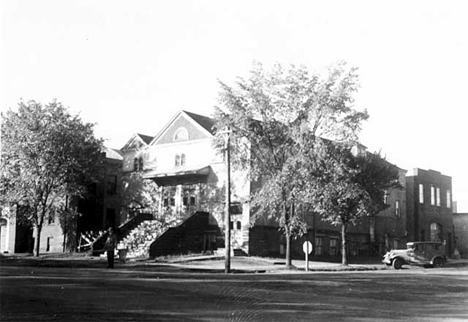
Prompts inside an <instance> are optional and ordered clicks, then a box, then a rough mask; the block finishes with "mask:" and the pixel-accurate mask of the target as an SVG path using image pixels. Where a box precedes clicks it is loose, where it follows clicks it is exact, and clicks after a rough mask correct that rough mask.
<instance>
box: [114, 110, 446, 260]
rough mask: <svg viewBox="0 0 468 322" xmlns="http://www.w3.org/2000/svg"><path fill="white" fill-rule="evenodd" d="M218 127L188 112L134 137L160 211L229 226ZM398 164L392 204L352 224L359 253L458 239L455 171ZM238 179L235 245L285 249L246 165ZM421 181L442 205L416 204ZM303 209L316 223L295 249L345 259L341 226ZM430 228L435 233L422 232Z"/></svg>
mask: <svg viewBox="0 0 468 322" xmlns="http://www.w3.org/2000/svg"><path fill="white" fill-rule="evenodd" d="M213 126H214V123H213V120H212V119H210V118H208V117H205V116H201V115H197V114H194V113H190V112H186V111H181V112H179V113H177V114H176V115H175V116H174V117H173V119H171V120H170V121H169V123H168V124H167V125H166V126H165V127H164V128H163V129H162V130H161V131H160V132H159V134H158V135H156V136H154V137H153V138H152V140H151V141H150V140H144V139H143V137H142V135H134V136H133V137H132V138H131V139H130V140H129V142H128V143H127V144H126V146H125V147H124V148H123V149H122V152H123V155H124V156H123V159H124V162H123V164H124V168H123V171H124V172H128V171H130V172H131V171H142V177H143V178H145V179H149V180H152V181H153V182H154V183H155V184H156V185H157V187H158V200H159V204H158V211H157V213H158V216H163V217H170V216H172V217H175V218H176V220H179V221H183V220H184V219H185V218H187V217H188V216H190V214H191V213H193V212H195V211H202V212H208V213H210V215H211V216H210V218H211V219H210V224H211V225H213V224H217V225H218V226H219V227H220V230H221V231H224V209H225V207H224V205H225V198H224V197H225V190H224V189H225V186H226V185H225V184H226V162H225V160H224V158H223V153H222V151H216V150H215V149H214V147H213V138H214V131H213ZM144 137H146V138H151V137H150V136H144ZM140 160H142V161H140ZM398 171H399V183H400V186H401V188H398V189H392V190H391V191H388V192H387V194H386V196H385V202H386V203H387V204H388V208H387V209H386V210H385V211H382V212H381V213H379V214H377V215H375V216H373V217H365V218H362V220H361V222H360V223H359V224H358V225H356V226H349V228H348V234H347V236H348V237H347V238H348V241H347V242H348V251H349V254H350V255H351V256H359V255H379V254H382V253H384V252H385V251H386V250H389V249H391V248H404V247H405V245H406V242H408V241H413V240H418V239H415V238H421V237H424V238H426V239H427V240H430V238H432V239H434V238H436V236H437V238H439V239H440V240H447V241H448V240H450V238H452V236H451V234H452V230H451V229H450V227H451V209H450V208H449V207H448V206H447V205H449V204H450V203H451V179H450V177H447V176H443V175H441V174H440V173H438V174H436V172H434V171H432V170H430V171H424V170H421V169H417V170H414V171H412V172H411V174H414V173H417V174H418V175H416V176H415V175H407V171H406V170H404V169H398ZM415 171H416V172H415ZM231 181H232V190H231V195H232V205H233V206H232V207H231V210H232V212H231V221H232V222H231V229H232V248H233V249H238V250H242V251H243V252H244V253H247V254H251V255H261V256H275V255H282V254H284V252H285V247H286V241H285V238H284V236H283V234H282V233H281V232H280V231H279V227H278V223H277V222H276V221H275V220H274V219H272V218H271V217H269V216H263V217H262V216H260V217H257V218H255V219H253V218H252V213H251V209H250V206H249V202H248V200H249V196H250V194H251V192H252V190H253V189H254V188H255V184H256V183H253V182H249V181H248V180H246V173H245V172H239V171H238V172H235V173H232V174H231ZM420 184H422V185H424V186H427V188H426V189H428V190H427V191H426V192H425V193H427V195H425V198H428V199H427V202H430V199H429V198H431V195H430V193H431V189H433V191H434V195H433V197H434V203H435V204H434V205H430V204H429V205H427V206H428V207H429V208H428V209H424V208H423V207H422V206H419V205H416V206H418V207H417V208H415V203H414V198H415V196H419V194H418V193H419V192H418V193H417V194H415V192H414V187H415V185H417V186H418V187H419V185H420ZM431 187H433V188H431ZM442 194H444V196H445V197H442ZM447 198H449V199H447ZM442 204H444V205H445V207H442ZM431 207H435V208H434V209H432V208H431ZM432 210H434V211H433V212H431V211H432ZM298 215H300V216H304V220H305V221H306V222H307V224H308V227H309V229H308V231H307V233H306V234H305V235H304V236H303V237H302V238H298V239H297V240H294V241H293V243H292V255H293V256H296V257H298V256H302V255H303V253H302V242H303V241H304V240H309V241H312V242H313V244H314V251H313V256H317V257H337V258H339V257H340V256H341V254H340V252H341V235H340V231H339V227H335V226H332V225H330V224H329V223H327V222H324V221H323V220H321V218H320V217H319V216H318V215H316V214H313V213H307V212H306V211H302V212H298ZM431 229H432V230H431ZM416 231H417V232H418V234H417V235H415V232H416ZM422 231H424V232H426V231H427V233H428V235H424V236H421V235H420V234H421V232H422ZM207 234H208V235H209V233H208V232H207ZM431 236H432V237H431ZM204 238H205V237H204ZM207 238H209V239H210V238H211V239H214V238H220V236H219V235H218V236H215V235H212V236H208V237H207ZM221 238H222V237H221ZM223 243H224V242H219V243H218V245H222V244H223Z"/></svg>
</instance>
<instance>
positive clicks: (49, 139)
mask: <svg viewBox="0 0 468 322" xmlns="http://www.w3.org/2000/svg"><path fill="white" fill-rule="evenodd" d="M1 135H2V155H1V162H2V168H1V173H0V177H1V183H0V190H1V195H2V197H3V198H2V199H3V200H2V201H3V202H6V203H10V204H16V205H18V206H20V207H22V208H24V209H27V211H25V212H24V215H21V216H20V218H18V220H19V221H25V222H29V223H31V224H32V225H33V226H34V227H35V231H36V236H35V255H36V256H39V247H40V237H41V230H42V227H43V224H44V220H45V219H46V218H47V216H50V215H53V214H55V213H57V212H59V211H60V208H61V207H63V202H64V200H65V198H66V196H70V197H79V196H82V195H84V194H85V192H86V186H87V183H89V182H91V181H94V180H98V179H99V178H100V175H101V173H102V172H101V170H102V167H101V165H102V162H103V159H104V158H103V156H102V155H101V151H102V140H100V139H97V138H95V136H94V133H93V124H89V123H84V122H83V121H82V120H81V119H80V118H79V116H78V115H75V116H73V115H71V114H70V113H69V111H68V109H67V108H65V107H63V106H62V104H61V103H59V102H57V101H53V102H51V103H49V104H47V105H45V106H43V105H42V104H40V103H38V102H35V101H29V102H27V103H25V102H20V103H19V107H18V110H17V111H13V110H11V109H10V110H8V111H7V112H6V113H5V115H3V114H2V131H1Z"/></svg>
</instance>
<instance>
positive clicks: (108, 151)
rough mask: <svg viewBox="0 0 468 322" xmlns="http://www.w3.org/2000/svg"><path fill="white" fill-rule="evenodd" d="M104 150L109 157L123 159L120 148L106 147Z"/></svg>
mask: <svg viewBox="0 0 468 322" xmlns="http://www.w3.org/2000/svg"><path fill="white" fill-rule="evenodd" d="M103 152H104V153H105V154H106V158H107V159H114V160H123V156H122V153H121V152H120V151H119V150H116V149H111V148H107V147H104V150H103Z"/></svg>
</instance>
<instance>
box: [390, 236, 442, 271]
mask: <svg viewBox="0 0 468 322" xmlns="http://www.w3.org/2000/svg"><path fill="white" fill-rule="evenodd" d="M446 261H447V256H446V253H445V245H444V244H443V243H441V242H410V243H407V244H406V249H392V250H390V251H389V252H387V253H386V254H385V255H384V257H383V260H382V262H384V263H385V264H386V265H388V266H393V268H395V269H400V268H401V267H402V266H403V265H405V264H409V265H421V266H431V267H441V266H443V265H444V264H445V263H446Z"/></svg>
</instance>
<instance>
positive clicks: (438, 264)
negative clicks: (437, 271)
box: [432, 257, 444, 267]
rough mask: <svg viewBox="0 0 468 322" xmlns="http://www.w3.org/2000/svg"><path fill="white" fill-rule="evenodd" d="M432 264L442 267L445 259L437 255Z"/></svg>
mask: <svg viewBox="0 0 468 322" xmlns="http://www.w3.org/2000/svg"><path fill="white" fill-rule="evenodd" d="M432 266H433V267H442V266H444V260H443V259H442V258H440V257H437V258H436V259H434V261H433V262H432Z"/></svg>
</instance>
